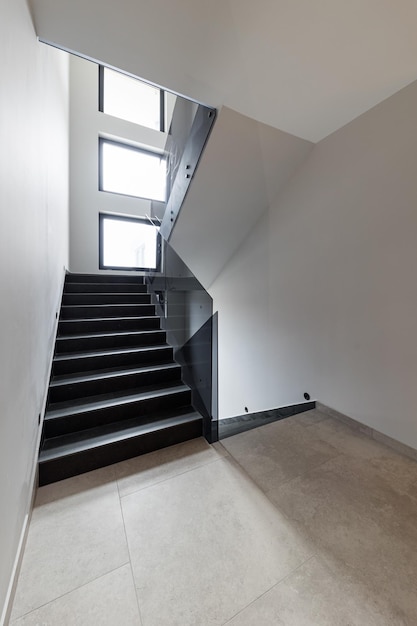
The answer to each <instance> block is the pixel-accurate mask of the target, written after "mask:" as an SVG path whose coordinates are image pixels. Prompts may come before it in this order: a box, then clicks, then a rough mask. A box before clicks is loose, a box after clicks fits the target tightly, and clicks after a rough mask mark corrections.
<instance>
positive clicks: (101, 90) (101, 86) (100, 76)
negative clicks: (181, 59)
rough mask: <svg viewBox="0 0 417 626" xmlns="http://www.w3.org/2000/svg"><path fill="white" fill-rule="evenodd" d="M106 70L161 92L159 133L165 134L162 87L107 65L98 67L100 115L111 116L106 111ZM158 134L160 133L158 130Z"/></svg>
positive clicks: (120, 118) (163, 92) (119, 118)
mask: <svg viewBox="0 0 417 626" xmlns="http://www.w3.org/2000/svg"><path fill="white" fill-rule="evenodd" d="M105 69H109V70H112V72H118V73H119V74H122V76H126V78H130V79H132V80H137V81H139V82H140V83H144V84H145V85H150V86H152V87H155V89H158V90H159V132H161V133H164V132H165V91H164V90H163V89H160V87H157V86H156V85H152V83H148V82H147V81H146V80H142V79H141V78H137V77H136V76H131V75H130V74H127V73H126V72H121V71H120V70H115V69H113V68H112V67H107V66H105V65H99V66H98V110H99V111H100V113H105V114H106V115H109V114H108V113H106V112H105V110H104V70H105ZM113 117H117V119H118V120H124V121H125V122H127V123H128V124H135V125H136V126H143V127H144V128H150V127H149V126H144V125H143V124H137V123H136V122H131V121H130V120H125V118H124V117H118V116H113ZM151 130H155V129H154V128H152V129H151ZM156 132H158V130H157V131H156Z"/></svg>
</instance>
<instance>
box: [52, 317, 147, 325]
mask: <svg viewBox="0 0 417 626" xmlns="http://www.w3.org/2000/svg"><path fill="white" fill-rule="evenodd" d="M157 317H158V316H157V315H138V316H137V317H134V316H131V317H123V316H119V317H105V318H103V317H72V318H71V319H69V320H59V323H60V324H66V323H70V324H74V323H75V322H88V323H91V322H102V321H105V322H124V321H129V322H130V321H132V320H154V319H156V318H157Z"/></svg>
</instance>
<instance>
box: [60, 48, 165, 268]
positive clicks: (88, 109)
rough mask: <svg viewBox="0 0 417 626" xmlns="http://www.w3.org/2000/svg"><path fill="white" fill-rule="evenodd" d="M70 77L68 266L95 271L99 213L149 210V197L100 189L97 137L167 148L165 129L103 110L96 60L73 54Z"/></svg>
mask: <svg viewBox="0 0 417 626" xmlns="http://www.w3.org/2000/svg"><path fill="white" fill-rule="evenodd" d="M70 77H71V78H70V85H71V87H70V92H71V98H70V102H71V104H70V120H71V142H70V233H71V235H70V269H71V271H72V272H81V273H97V272H99V235H98V232H99V231H98V224H99V213H100V212H103V213H114V214H122V215H130V216H134V217H135V216H136V217H145V216H146V215H151V201H150V200H145V199H142V198H134V197H131V196H123V195H120V194H114V193H106V192H102V191H99V148H98V145H99V137H104V138H107V139H113V140H116V141H126V143H129V144H132V145H135V146H138V147H142V148H145V149H146V148H147V149H152V150H153V151H159V152H163V151H164V149H165V144H166V139H167V133H161V132H159V131H156V130H152V129H151V128H145V127H144V126H140V125H138V124H132V123H131V122H127V121H125V120H122V119H118V118H116V117H113V116H112V115H107V114H105V113H102V112H101V111H99V109H98V95H99V79H98V65H97V64H95V63H92V62H90V61H86V60H85V59H82V58H80V57H75V56H71V60H70ZM171 109H172V107H170V111H171ZM171 114H172V111H171ZM169 123H170V120H169V119H168V124H169Z"/></svg>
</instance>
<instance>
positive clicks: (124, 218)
mask: <svg viewBox="0 0 417 626" xmlns="http://www.w3.org/2000/svg"><path fill="white" fill-rule="evenodd" d="M98 219H99V226H98V232H99V241H98V258H99V261H98V266H99V269H100V270H122V271H124V272H125V271H131V272H160V271H161V259H162V238H161V233H160V232H159V230H158V232H157V235H156V265H155V267H130V266H125V265H116V266H113V265H104V258H103V257H104V229H103V222H104V220H114V221H117V222H133V223H138V222H139V223H142V224H145V225H146V226H149V228H152V224H150V223H149V220H148V219H146V217H136V216H133V215H132V216H130V215H117V214H114V213H102V212H100V213H99V214H98ZM153 228H156V227H155V226H154V227H153Z"/></svg>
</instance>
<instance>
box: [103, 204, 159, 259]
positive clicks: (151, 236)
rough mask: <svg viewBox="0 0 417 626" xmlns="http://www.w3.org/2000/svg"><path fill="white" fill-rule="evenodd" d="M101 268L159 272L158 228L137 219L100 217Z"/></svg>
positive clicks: (110, 216)
mask: <svg viewBox="0 0 417 626" xmlns="http://www.w3.org/2000/svg"><path fill="white" fill-rule="evenodd" d="M99 232H100V239H99V254H100V269H123V270H127V269H129V270H158V269H159V265H160V256H161V244H160V235H159V231H158V229H157V228H156V227H155V226H153V225H152V224H149V223H148V222H147V221H145V220H143V219H140V218H135V217H123V216H116V215H105V214H104V213H101V214H100V216H99Z"/></svg>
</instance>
